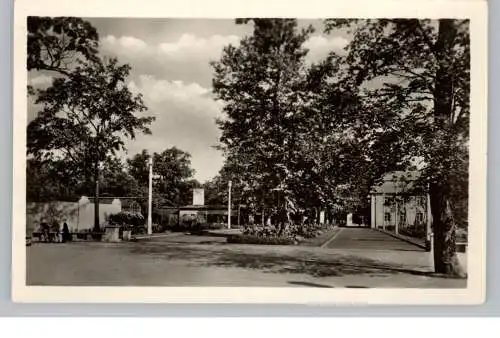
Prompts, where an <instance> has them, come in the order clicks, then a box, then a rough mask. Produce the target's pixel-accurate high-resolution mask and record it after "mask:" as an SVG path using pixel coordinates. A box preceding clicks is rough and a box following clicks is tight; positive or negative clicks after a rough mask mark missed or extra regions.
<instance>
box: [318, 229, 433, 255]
mask: <svg viewBox="0 0 500 338" xmlns="http://www.w3.org/2000/svg"><path fill="white" fill-rule="evenodd" d="M327 247H328V248H332V249H371V250H395V251H425V250H424V249H422V248H420V247H418V246H416V245H413V244H410V243H408V242H405V241H402V240H400V239H397V238H394V237H392V236H389V235H387V234H384V233H381V232H380V231H377V230H373V229H369V228H342V229H341V230H340V232H338V233H337V235H336V236H335V237H334V238H333V240H332V241H331V242H329V243H328V245H327Z"/></svg>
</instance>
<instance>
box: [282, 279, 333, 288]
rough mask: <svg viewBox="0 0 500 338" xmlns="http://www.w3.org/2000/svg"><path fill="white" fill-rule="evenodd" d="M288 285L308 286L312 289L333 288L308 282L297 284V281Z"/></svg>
mask: <svg viewBox="0 0 500 338" xmlns="http://www.w3.org/2000/svg"><path fill="white" fill-rule="evenodd" d="M288 284H292V285H301V286H310V287H314V288H333V286H329V285H323V284H316V283H309V282H298V281H290V282H288Z"/></svg>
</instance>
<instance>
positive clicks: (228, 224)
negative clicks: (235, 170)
mask: <svg viewBox="0 0 500 338" xmlns="http://www.w3.org/2000/svg"><path fill="white" fill-rule="evenodd" d="M232 184H233V182H231V181H229V183H228V190H229V192H228V194H229V196H228V199H227V228H228V229H231V186H232Z"/></svg>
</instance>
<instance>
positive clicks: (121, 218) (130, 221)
mask: <svg viewBox="0 0 500 338" xmlns="http://www.w3.org/2000/svg"><path fill="white" fill-rule="evenodd" d="M108 221H109V223H110V224H113V225H129V226H138V225H144V216H143V215H141V214H138V213H132V212H127V211H121V212H119V213H117V214H112V215H109V217H108Z"/></svg>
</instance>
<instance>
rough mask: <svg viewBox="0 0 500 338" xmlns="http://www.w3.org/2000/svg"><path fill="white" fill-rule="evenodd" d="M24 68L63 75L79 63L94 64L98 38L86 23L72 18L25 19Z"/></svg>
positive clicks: (32, 17)
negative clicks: (25, 45) (26, 48)
mask: <svg viewBox="0 0 500 338" xmlns="http://www.w3.org/2000/svg"><path fill="white" fill-rule="evenodd" d="M27 26H28V57H27V69H28V71H30V70H49V71H56V72H58V73H61V74H66V73H67V72H69V71H70V70H71V68H72V65H73V64H74V63H75V62H77V61H78V60H80V61H83V60H91V61H97V60H98V59H97V52H98V42H99V35H98V34H97V30H96V29H95V28H94V27H93V26H92V25H91V24H90V23H89V22H88V21H85V20H83V19H81V18H75V17H55V18H52V17H36V16H30V17H28V18H27Z"/></svg>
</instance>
